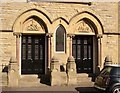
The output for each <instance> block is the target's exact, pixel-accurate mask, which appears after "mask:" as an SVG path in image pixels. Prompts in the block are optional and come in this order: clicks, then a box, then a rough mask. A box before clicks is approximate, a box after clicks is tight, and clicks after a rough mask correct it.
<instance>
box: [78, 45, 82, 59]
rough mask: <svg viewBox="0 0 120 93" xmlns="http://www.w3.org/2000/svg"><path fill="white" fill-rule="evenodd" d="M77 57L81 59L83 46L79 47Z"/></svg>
mask: <svg viewBox="0 0 120 93" xmlns="http://www.w3.org/2000/svg"><path fill="white" fill-rule="evenodd" d="M77 57H78V59H80V58H81V45H78V46H77Z"/></svg>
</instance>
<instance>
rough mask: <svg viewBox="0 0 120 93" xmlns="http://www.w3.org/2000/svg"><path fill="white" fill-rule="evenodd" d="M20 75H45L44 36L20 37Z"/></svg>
mask: <svg viewBox="0 0 120 93" xmlns="http://www.w3.org/2000/svg"><path fill="white" fill-rule="evenodd" d="M21 48H22V57H21V61H22V62H21V73H22V74H44V73H45V35H23V36H22V47H21Z"/></svg>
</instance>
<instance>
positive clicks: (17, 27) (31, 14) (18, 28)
mask: <svg viewBox="0 0 120 93" xmlns="http://www.w3.org/2000/svg"><path fill="white" fill-rule="evenodd" d="M35 17H36V18H37V19H38V20H41V21H42V22H43V24H44V26H45V27H46V30H47V31H49V28H50V24H51V20H50V18H49V17H48V16H47V15H45V13H43V12H41V11H39V10H37V9H30V10H27V11H25V12H23V13H22V14H21V15H19V16H18V18H17V19H16V21H15V22H14V25H13V27H12V29H13V31H14V32H17V33H23V25H24V23H25V22H26V21H27V20H28V19H30V18H33V20H36V19H34V18H35ZM47 31H46V32H47Z"/></svg>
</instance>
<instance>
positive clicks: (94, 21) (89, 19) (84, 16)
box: [69, 11, 104, 35]
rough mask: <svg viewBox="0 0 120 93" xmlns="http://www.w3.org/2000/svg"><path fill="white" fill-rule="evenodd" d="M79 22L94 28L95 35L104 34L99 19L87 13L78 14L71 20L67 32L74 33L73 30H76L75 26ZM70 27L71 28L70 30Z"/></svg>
mask: <svg viewBox="0 0 120 93" xmlns="http://www.w3.org/2000/svg"><path fill="white" fill-rule="evenodd" d="M81 20H84V21H86V22H87V23H89V26H92V27H93V28H94V31H95V32H94V33H95V34H100V35H102V34H103V33H104V31H103V26H102V23H101V21H100V19H98V18H97V17H96V16H95V15H94V14H92V13H90V12H87V11H84V12H82V13H79V14H77V15H75V16H74V17H72V18H71V20H70V28H69V30H71V31H73V32H75V31H74V30H75V28H76V25H77V23H78V22H80V21H81ZM71 26H73V27H72V28H71Z"/></svg>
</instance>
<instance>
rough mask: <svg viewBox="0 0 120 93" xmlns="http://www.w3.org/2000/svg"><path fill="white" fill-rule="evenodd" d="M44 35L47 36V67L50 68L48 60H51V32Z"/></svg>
mask: <svg viewBox="0 0 120 93" xmlns="http://www.w3.org/2000/svg"><path fill="white" fill-rule="evenodd" d="M46 36H47V37H48V68H49V69H50V62H51V56H52V42H51V37H52V36H53V34H52V33H47V35H46Z"/></svg>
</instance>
